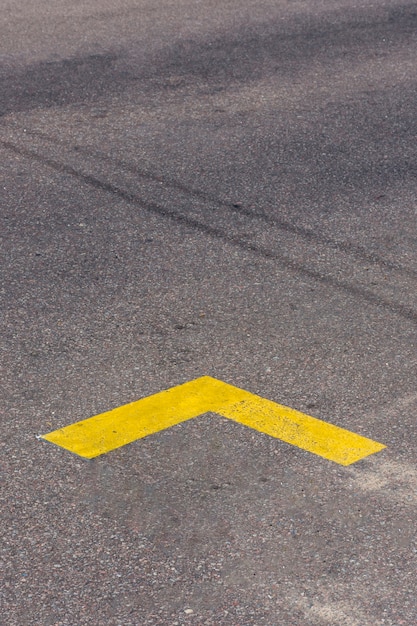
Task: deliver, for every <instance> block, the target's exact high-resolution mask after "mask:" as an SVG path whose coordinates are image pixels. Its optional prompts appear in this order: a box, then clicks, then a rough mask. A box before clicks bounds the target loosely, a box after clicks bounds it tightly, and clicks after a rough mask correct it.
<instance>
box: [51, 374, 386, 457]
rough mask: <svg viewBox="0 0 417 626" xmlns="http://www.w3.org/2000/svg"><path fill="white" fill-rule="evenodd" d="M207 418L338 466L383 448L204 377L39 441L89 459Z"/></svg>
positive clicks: (375, 443) (380, 445) (78, 423)
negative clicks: (223, 419) (223, 420)
mask: <svg viewBox="0 0 417 626" xmlns="http://www.w3.org/2000/svg"><path fill="white" fill-rule="evenodd" d="M209 412H211V413H218V414H220V415H222V416H223V417H227V418H229V419H231V420H234V421H235V422H239V424H244V425H245V426H249V427H250V428H254V429H255V430H259V431H260V432H262V433H266V434H267V435H270V436H271V437H276V438H277V439H281V440H282V441H285V442H286V443H290V444H292V445H294V446H297V447H298V448H302V449H303V450H308V451H309V452H312V453H314V454H317V455H319V456H322V457H324V458H325V459H329V460H330V461H334V462H335V463H339V464H340V465H350V464H351V463H355V462H356V461H359V460H360V459H363V458H364V457H366V456H368V455H370V454H373V453H374V452H379V451H380V450H382V449H383V448H385V446H384V445H383V444H381V443H377V442H376V441H372V440H371V439H367V438H366V437H362V436H361V435H357V434H355V433H352V432H350V431H348V430H345V429H344V428H339V427H338V426H334V425H333V424H328V423H326V422H323V421H321V420H319V419H317V418H315V417H311V416H310V415H305V414H304V413H300V412H299V411H295V410H294V409H290V408H288V407H286V406H282V405H280V404H276V403H275V402H272V401H271V400H266V399H264V398H261V397H260V396H256V395H255V394H253V393H249V392H248V391H244V390H243V389H238V388H237V387H233V386H232V385H228V384H227V383H224V382H222V381H221V380H216V379H215V378H211V377H210V376H202V377H201V378H197V379H196V380H192V381H190V382H188V383H185V384H184V385H179V386H178V387H173V388H172V389H167V390H166V391H161V392H160V393H156V394H155V395H153V396H148V397H147V398H143V399H142V400H138V401H137V402H132V403H130V404H125V405H124V406H121V407H118V408H117V409H113V410H112V411H107V412H106V413H101V414H100V415H96V416H95V417H90V418H89V419H86V420H83V421H81V422H77V423H75V424H71V425H70V426H65V427H64V428H60V429H58V430H55V431H53V432H51V433H48V434H47V435H43V436H42V437H41V438H42V439H45V440H46V441H51V442H52V443H55V444H57V445H58V446H61V447H62V448H65V449H66V450H70V451H71V452H74V453H75V454H78V455H79V456H82V457H85V458H87V459H92V458H94V457H96V456H99V455H100V454H105V453H106V452H110V450H114V449H115V448H119V447H120V446H124V445H126V444H127V443H131V442H132V441H136V439H141V438H142V437H146V436H147V435H151V434H152V433H157V432H158V431H160V430H165V429H166V428H170V427H171V426H175V424H179V423H180V422H184V421H186V420H189V419H192V418H193V417H197V416H198V415H201V414H203V413H209Z"/></svg>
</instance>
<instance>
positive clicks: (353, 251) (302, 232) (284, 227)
mask: <svg viewBox="0 0 417 626" xmlns="http://www.w3.org/2000/svg"><path fill="white" fill-rule="evenodd" d="M25 133H26V135H31V136H33V137H38V138H40V139H42V140H44V141H48V142H50V143H52V144H54V145H55V146H59V145H64V146H66V147H67V148H68V149H74V144H73V142H69V141H65V140H64V139H61V138H60V139H59V140H58V139H56V138H54V137H51V136H49V135H47V134H46V133H43V132H41V131H38V130H28V129H25ZM76 152H77V154H84V155H85V156H88V157H92V158H94V159H95V160H101V161H104V162H107V163H110V164H111V165H113V166H116V167H117V168H120V169H121V170H124V171H126V172H130V173H132V174H135V176H138V177H140V178H142V179H143V180H149V181H152V182H157V183H161V184H163V185H164V187H165V188H167V189H169V188H171V189H174V190H176V191H180V192H181V193H184V194H185V195H188V196H190V197H194V198H198V199H201V200H204V201H207V202H211V203H212V204H214V205H215V206H217V207H220V208H225V209H228V210H229V211H231V212H233V213H238V214H240V215H244V216H245V217H249V218H253V219H258V220H261V221H263V222H264V223H265V224H267V225H268V226H273V227H274V228H277V229H279V230H281V231H283V232H287V233H291V234H293V235H297V236H298V237H301V238H303V239H304V240H305V241H307V242H311V243H318V244H321V245H326V246H328V247H331V248H333V249H335V250H339V251H341V252H344V253H346V254H349V255H351V256H353V257H355V258H357V259H359V260H361V261H365V262H367V263H372V264H374V265H379V266H380V267H383V268H385V269H387V270H394V271H397V272H399V273H402V274H403V275H405V276H410V277H411V278H416V277H417V272H416V271H414V270H412V269H410V268H407V267H404V266H403V265H401V264H400V263H393V262H392V261H389V260H388V259H384V258H383V257H381V256H379V255H377V254H375V253H373V252H368V251H367V250H365V249H364V248H362V247H361V246H357V245H355V244H354V243H352V242H350V241H338V240H336V239H333V238H331V237H327V236H325V235H323V234H321V233H317V232H314V231H313V230H310V229H308V228H304V227H302V226H298V225H296V224H292V223H291V222H288V221H286V220H282V219H280V218H277V217H274V216H272V215H267V214H266V213H265V212H260V211H256V210H253V209H250V208H247V207H245V206H243V204H242V203H240V202H230V201H226V200H222V199H221V198H218V197H217V196H215V195H213V194H210V193H208V192H206V191H203V190H201V189H196V188H195V187H190V186H188V185H186V184H184V183H182V182H181V181H179V180H174V179H172V178H167V177H164V176H160V175H158V174H154V173H152V172H150V171H148V170H144V169H141V168H139V167H137V166H135V165H133V164H132V163H129V162H127V161H124V160H122V159H117V158H114V157H111V156H109V155H108V154H105V153H102V152H99V151H98V150H92V149H91V148H87V147H84V146H79V145H77V147H76ZM408 165H409V163H407V166H408ZM400 169H401V168H400V166H399V163H398V161H396V171H397V172H398V171H399V170H400ZM409 169H410V168H409V167H407V173H408V174H410V172H409ZM414 169H415V167H414ZM361 171H362V169H361ZM367 174H368V177H369V172H367ZM386 176H387V175H386V172H385V177H386ZM367 181H368V183H369V178H368V179H367Z"/></svg>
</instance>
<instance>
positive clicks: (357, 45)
mask: <svg viewBox="0 0 417 626" xmlns="http://www.w3.org/2000/svg"><path fill="white" fill-rule="evenodd" d="M331 17H332V14H331V13H330V18H331ZM326 19H327V21H326ZM328 19H329V18H328V17H327V18H326V16H321V17H320V19H318V20H317V21H316V22H314V21H313V20H311V21H310V25H309V28H308V29H305V28H303V27H302V25H301V24H297V21H296V20H290V21H289V22H285V23H284V24H283V23H282V22H272V21H271V22H265V23H262V24H259V25H257V26H256V27H252V28H248V27H245V28H243V29H240V30H238V31H237V32H236V30H234V31H231V32H226V33H224V34H223V35H222V36H221V37H220V36H217V37H216V36H214V37H213V40H212V41H209V42H207V41H204V42H201V41H196V40H194V39H190V40H186V41H183V42H180V43H177V44H175V45H173V46H170V47H166V48H165V49H162V50H161V51H160V52H159V53H158V54H156V55H154V56H153V57H152V58H148V59H147V60H145V61H143V62H142V63H141V64H140V67H132V66H130V65H128V64H126V58H127V56H128V55H127V52H123V53H118V54H116V53H110V52H109V53H106V54H91V55H88V56H79V57H73V58H70V59H63V60H60V61H44V62H41V63H38V64H36V65H30V66H28V67H27V68H25V69H24V70H15V71H13V69H12V70H11V69H10V67H8V68H6V67H3V68H2V67H0V117H1V116H4V115H7V114H9V113H13V112H19V111H20V112H21V111H30V110H32V109H38V108H49V107H53V106H65V105H69V104H75V103H81V102H91V101H94V100H96V99H97V98H100V97H101V96H103V95H109V94H110V95H111V94H114V93H120V92H123V91H124V90H126V89H127V88H129V86H131V85H134V84H136V85H137V84H138V83H140V93H141V95H144V94H145V93H149V92H150V93H152V92H155V90H157V91H161V90H164V89H166V88H167V87H168V86H167V84H166V78H167V77H169V76H170V75H171V74H175V75H176V76H178V75H180V76H182V77H190V78H192V79H202V80H203V81H204V82H205V83H207V84H210V82H214V83H219V81H220V82H221V88H224V87H225V83H226V84H227V86H230V84H233V83H241V82H244V83H248V81H250V80H253V79H255V80H256V79H259V78H261V77H266V76H269V75H285V76H291V77H293V78H294V77H295V76H296V73H297V72H299V71H300V70H302V69H305V68H306V67H308V66H309V65H310V64H311V63H313V62H314V61H315V60H317V59H322V60H323V61H324V60H327V61H328V60H329V59H331V60H332V61H334V60H335V59H337V58H343V59H346V58H348V57H349V55H351V56H352V57H356V56H358V54H360V53H361V52H363V51H364V50H367V49H371V50H372V51H373V54H375V50H379V52H378V54H380V56H386V55H387V54H388V52H389V45H390V44H395V43H396V41H397V40H398V42H400V43H402V44H403V43H404V41H405V39H406V37H407V35H409V36H412V35H414V34H415V31H416V27H417V10H416V7H415V5H414V4H406V5H404V6H402V7H396V8H395V9H393V10H388V11H387V12H386V17H385V18H382V17H381V16H379V15H375V12H374V10H373V9H372V8H369V9H368V11H366V12H365V11H361V12H360V14H359V13H358V18H357V19H355V20H350V21H348V20H346V21H345V22H343V23H341V24H340V23H339V24H335V23H332V22H329V21H328ZM334 19H336V18H334ZM284 29H285V30H284ZM149 79H152V80H149ZM161 81H162V82H161ZM138 90H139V88H138Z"/></svg>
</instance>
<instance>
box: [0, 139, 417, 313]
mask: <svg viewBox="0 0 417 626" xmlns="http://www.w3.org/2000/svg"><path fill="white" fill-rule="evenodd" d="M0 145H2V146H3V147H4V148H7V149H9V150H11V151H13V152H14V153H16V154H19V155H20V156H23V157H26V158H30V159H33V160H35V161H38V162H40V163H42V164H43V165H46V166H48V167H50V168H51V169H53V170H55V171H57V172H59V173H64V174H68V175H70V176H74V177H75V178H77V179H78V180H80V181H82V182H83V183H85V184H87V185H89V186H91V187H94V188H95V189H98V190H100V191H105V192H106V193H110V194H112V195H114V196H116V197H117V198H119V199H121V200H123V201H125V202H127V203H129V204H133V205H135V206H137V207H139V208H141V209H145V210H146V211H148V212H150V213H153V214H156V215H158V216H160V217H164V218H168V219H171V220H172V221H174V222H176V223H177V224H181V225H183V226H187V227H189V228H192V229H194V230H196V231H198V232H201V233H203V234H205V235H208V236H211V237H214V238H215V239H219V240H221V241H224V242H226V243H228V244H231V245H234V246H238V247H240V248H241V249H243V250H246V251H248V252H252V253H254V254H256V255H258V256H260V257H263V258H265V259H269V260H274V261H278V262H279V263H280V264H281V266H283V267H286V268H287V269H289V270H291V271H292V272H294V273H297V274H301V275H303V276H306V277H307V278H309V279H312V280H315V281H318V282H320V283H322V284H324V285H326V286H330V287H332V288H334V289H337V290H338V291H342V292H345V293H348V294H349V295H350V296H354V297H356V298H360V299H362V300H365V301H366V302H368V303H369V304H372V305H376V306H378V307H381V308H383V309H386V310H388V311H390V312H391V313H394V314H395V315H398V316H400V317H402V318H404V319H406V320H407V321H409V322H412V323H414V324H417V312H416V311H414V310H413V309H411V308H410V307H406V306H403V305H401V304H397V303H395V302H390V301H388V300H385V299H383V298H380V297H379V296H377V295H375V294H373V293H371V292H369V291H366V290H364V289H360V288H358V287H354V286H352V285H350V284H348V283H345V282H342V281H338V280H336V279H334V278H332V277H330V276H324V275H323V274H320V273H319V272H316V271H314V270H310V269H308V268H307V267H305V266H304V265H302V264H300V263H295V262H294V261H291V260H290V259H288V258H286V257H284V256H281V255H279V254H277V253H276V252H273V251H271V250H267V249H265V248H262V247H261V246H257V245H255V244H252V243H250V242H248V241H245V240H242V239H241V238H239V237H234V236H230V235H228V234H227V233H225V232H224V231H223V230H221V229H219V228H213V227H211V226H208V225H206V224H203V223H201V222H199V221H198V220H196V219H194V218H191V217H187V216H185V215H180V214H178V213H176V212H175V211H170V210H168V209H165V208H163V207H161V206H160V205H158V204H156V203H150V202H144V201H143V200H141V198H138V197H137V196H135V195H134V194H132V193H129V192H127V191H124V190H123V189H120V188H118V187H116V186H115V185H112V184H111V183H106V182H103V181H101V180H99V179H98V178H96V177H94V176H91V175H88V174H83V173H82V172H80V171H77V170H76V169H74V168H73V167H71V166H69V165H65V164H62V163H59V162H57V161H55V160H53V159H50V158H47V157H44V156H41V155H39V154H37V153H36V152H32V151H30V150H26V149H23V148H19V147H18V146H15V145H14V144H12V143H10V142H8V141H0Z"/></svg>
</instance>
